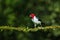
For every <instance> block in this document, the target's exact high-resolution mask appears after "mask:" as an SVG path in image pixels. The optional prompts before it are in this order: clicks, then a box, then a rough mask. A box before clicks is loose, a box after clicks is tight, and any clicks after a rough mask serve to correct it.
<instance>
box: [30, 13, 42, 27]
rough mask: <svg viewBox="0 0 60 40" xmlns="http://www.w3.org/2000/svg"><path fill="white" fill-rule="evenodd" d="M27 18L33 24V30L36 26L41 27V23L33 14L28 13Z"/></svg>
mask: <svg viewBox="0 0 60 40" xmlns="http://www.w3.org/2000/svg"><path fill="white" fill-rule="evenodd" d="M29 17H30V18H31V21H32V22H33V23H34V27H35V28H36V26H37V25H38V24H39V25H40V26H41V27H42V25H41V21H40V20H39V19H38V18H37V17H36V15H35V14H34V13H30V15H29Z"/></svg>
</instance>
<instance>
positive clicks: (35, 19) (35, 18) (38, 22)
mask: <svg viewBox="0 0 60 40" xmlns="http://www.w3.org/2000/svg"><path fill="white" fill-rule="evenodd" d="M32 21H33V22H34V23H36V24H41V22H40V21H38V18H37V17H35V16H34V18H33V19H32Z"/></svg>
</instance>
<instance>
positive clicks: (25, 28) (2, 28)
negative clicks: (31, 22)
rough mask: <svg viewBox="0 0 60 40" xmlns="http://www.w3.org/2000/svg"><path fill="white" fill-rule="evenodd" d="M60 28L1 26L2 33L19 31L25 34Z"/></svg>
mask: <svg viewBox="0 0 60 40" xmlns="http://www.w3.org/2000/svg"><path fill="white" fill-rule="evenodd" d="M56 28H60V26H46V27H36V28H29V27H9V26H0V29H1V31H3V30H17V31H23V32H29V31H33V32H34V31H38V30H47V29H53V30H55V29H56Z"/></svg>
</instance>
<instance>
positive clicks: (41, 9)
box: [0, 0, 60, 40]
mask: <svg viewBox="0 0 60 40" xmlns="http://www.w3.org/2000/svg"><path fill="white" fill-rule="evenodd" d="M30 13H35V14H36V15H37V16H38V17H39V18H40V19H41V20H42V21H43V22H44V23H45V25H44V26H58V25H60V0H0V26H14V27H19V26H23V27H24V26H25V27H29V28H30V27H33V23H32V22H31V19H30V18H29V14H30ZM59 37H60V29H56V30H54V31H52V30H48V31H42V30H41V31H37V32H29V33H24V32H19V31H16V30H14V31H9V30H4V31H1V32H0V40H60V38H59Z"/></svg>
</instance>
